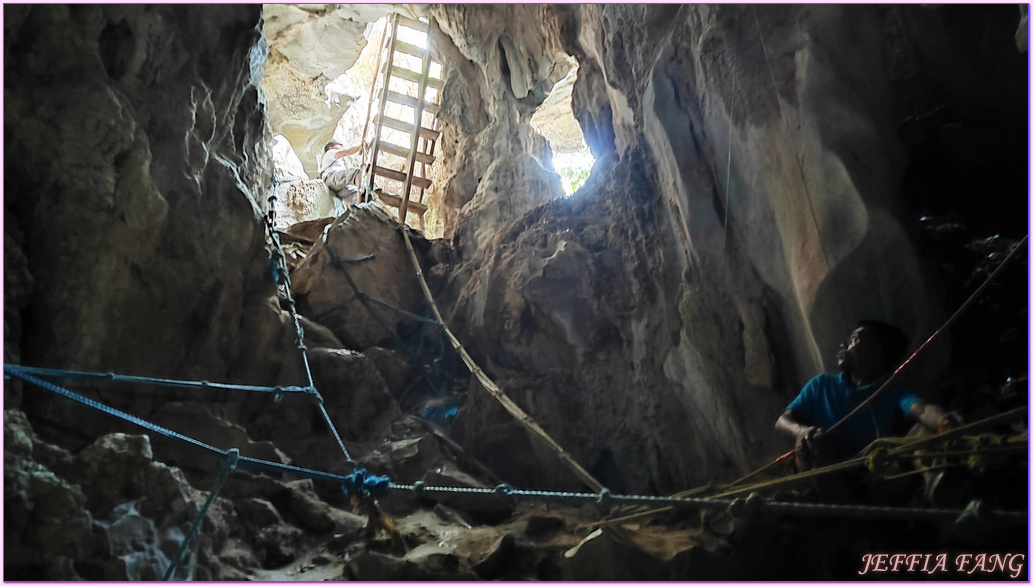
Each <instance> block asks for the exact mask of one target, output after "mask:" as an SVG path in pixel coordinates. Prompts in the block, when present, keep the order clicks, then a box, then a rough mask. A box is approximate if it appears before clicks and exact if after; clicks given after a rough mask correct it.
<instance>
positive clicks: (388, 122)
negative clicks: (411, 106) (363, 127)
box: [380, 116, 441, 140]
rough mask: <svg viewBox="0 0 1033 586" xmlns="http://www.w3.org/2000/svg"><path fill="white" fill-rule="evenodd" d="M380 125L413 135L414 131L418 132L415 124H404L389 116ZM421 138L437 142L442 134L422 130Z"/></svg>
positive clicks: (425, 129)
mask: <svg viewBox="0 0 1033 586" xmlns="http://www.w3.org/2000/svg"><path fill="white" fill-rule="evenodd" d="M380 124H381V125H382V126H386V127H388V128H393V129H395V130H401V131H402V132H408V133H409V134H412V132H413V131H414V130H416V125H415V124H410V123H408V122H402V121H401V120H398V119H397V118H389V117H387V116H384V118H383V119H382V120H381V122H380ZM420 136H422V137H423V138H424V139H426V140H437V139H438V137H439V136H441V132H440V131H437V130H431V129H429V128H420Z"/></svg>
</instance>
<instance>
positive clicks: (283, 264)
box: [266, 176, 358, 466]
mask: <svg viewBox="0 0 1033 586" xmlns="http://www.w3.org/2000/svg"><path fill="white" fill-rule="evenodd" d="M279 183H280V181H278V180H277V179H276V177H275V176H274V177H273V186H272V187H273V188H272V194H271V195H270V196H269V199H268V201H269V212H268V213H267V214H266V228H267V229H268V231H269V239H270V240H271V241H272V243H273V247H274V249H273V251H271V252H270V260H271V261H272V263H273V266H272V270H273V278H274V280H275V281H276V283H277V285H280V286H282V288H283V293H284V297H286V298H287V309H288V310H289V311H290V314H291V319H292V320H293V321H294V330H295V331H296V333H297V335H298V349H299V350H301V360H302V362H303V363H304V365H305V376H306V377H307V379H308V388H309V389H310V392H311V394H312V396H313V399H314V400H315V401H316V403H317V405H318V406H319V412H320V413H321V414H322V416H323V421H325V422H326V425H327V427H329V428H330V432H331V433H333V436H334V439H335V440H337V445H338V446H339V447H340V448H341V452H342V453H343V454H344V459H345V460H346V461H347V462H348V463H349V464H351V465H352V466H357V465H358V464H356V462H355V460H354V459H353V458H352V456H351V454H350V453H348V448H347V447H345V445H344V441H343V440H342V439H341V434H340V433H339V432H338V431H337V427H336V426H335V425H334V422H333V421H332V420H331V419H330V414H329V413H327V411H326V407H325V406H324V405H323V396H322V395H320V394H319V391H318V390H317V389H316V384H315V382H314V381H313V379H312V368H311V366H310V365H309V360H308V348H307V347H306V346H305V330H304V329H303V328H302V327H301V320H299V319H298V309H297V307H296V305H295V303H294V296H293V295H292V294H291V277H290V271H288V270H287V260H286V256H284V254H283V247H282V245H281V244H280V235H279V234H278V233H277V232H276V227H275V223H276V187H277V185H279Z"/></svg>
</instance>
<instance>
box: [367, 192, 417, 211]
mask: <svg viewBox="0 0 1033 586" xmlns="http://www.w3.org/2000/svg"><path fill="white" fill-rule="evenodd" d="M373 192H374V193H376V194H377V198H379V199H380V201H382V202H384V203H385V204H387V205H389V206H391V207H394V208H397V207H401V205H402V198H401V197H399V196H397V195H395V194H393V193H387V192H385V191H383V190H380V189H376V190H374V191H373ZM409 211H410V212H416V213H417V214H423V213H424V212H426V211H427V204H425V203H420V202H418V201H413V200H411V199H410V200H409Z"/></svg>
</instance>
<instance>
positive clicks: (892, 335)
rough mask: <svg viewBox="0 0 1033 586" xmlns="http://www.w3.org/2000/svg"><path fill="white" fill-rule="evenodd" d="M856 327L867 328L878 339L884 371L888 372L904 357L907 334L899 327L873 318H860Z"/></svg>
mask: <svg viewBox="0 0 1033 586" xmlns="http://www.w3.org/2000/svg"><path fill="white" fill-rule="evenodd" d="M857 327H859V328H864V329H866V330H868V331H869V332H871V333H873V334H875V336H876V337H877V338H878V339H879V346H881V347H882V368H883V370H884V371H887V372H888V371H890V370H892V369H894V368H895V367H896V366H897V365H898V364H900V359H901V358H903V357H904V352H905V351H907V345H908V341H909V340H908V337H907V335H906V334H904V332H903V331H901V329H900V328H898V327H897V326H892V325H890V324H888V323H885V322H881V321H877V320H874V319H862V320H860V321H858V322H857Z"/></svg>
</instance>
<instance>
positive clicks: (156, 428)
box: [4, 364, 226, 456]
mask: <svg viewBox="0 0 1033 586" xmlns="http://www.w3.org/2000/svg"><path fill="white" fill-rule="evenodd" d="M4 373H5V374H9V375H11V376H16V377H18V378H20V379H22V380H24V381H27V382H30V383H32V384H34V385H36V386H37V387H40V388H42V389H45V390H48V391H50V392H52V393H56V394H58V395H61V396H62V397H65V398H67V399H71V400H73V401H75V402H77V403H81V404H83V405H86V406H87V407H91V408H93V409H96V410H98V411H101V412H103V413H107V414H108V415H112V416H114V417H118V418H119V419H122V420H124V421H128V422H129V423H132V424H135V425H138V426H140V427H143V428H144V429H148V430H150V431H153V432H155V433H157V434H160V435H163V436H165V437H168V438H172V439H176V440H179V441H181V442H186V443H188V444H190V445H192V446H194V447H196V448H200V449H202V450H204V451H206V452H209V453H212V454H216V455H219V456H225V455H226V452H224V451H222V450H220V449H219V448H216V447H214V446H210V445H208V444H206V443H204V442H200V441H198V440H195V439H194V438H191V437H187V436H185V435H183V434H181V433H177V432H175V431H172V430H171V429H166V428H164V427H161V426H160V425H155V424H153V423H151V422H149V421H144V420H143V419H140V418H139V417H137V416H135V415H130V414H129V413H126V412H125V411H120V410H118V409H115V408H114V407H108V406H107V405H104V404H103V403H98V402H97V401H94V400H93V399H88V398H86V397H83V396H82V395H79V394H76V393H73V392H72V391H69V390H68V389H64V388H61V387H59V386H57V385H55V384H52V383H49V382H47V381H45V380H42V379H38V378H36V377H34V376H32V375H31V374H27V373H25V372H22V371H21V369H19V368H18V367H16V366H12V365H10V364H5V365H4Z"/></svg>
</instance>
